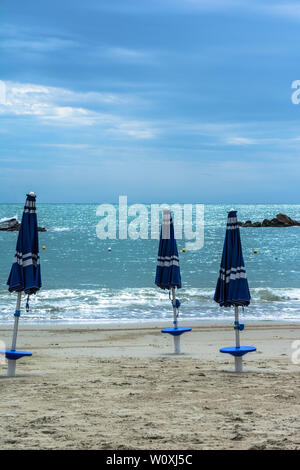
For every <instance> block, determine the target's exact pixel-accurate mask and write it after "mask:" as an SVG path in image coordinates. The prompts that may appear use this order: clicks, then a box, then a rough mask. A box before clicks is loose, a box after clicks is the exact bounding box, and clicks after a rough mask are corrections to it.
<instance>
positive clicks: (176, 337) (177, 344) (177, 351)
mask: <svg viewBox="0 0 300 470" xmlns="http://www.w3.org/2000/svg"><path fill="white" fill-rule="evenodd" d="M172 305H173V325H174V328H175V329H176V328H178V324H177V307H176V297H175V287H172ZM173 338H174V354H180V335H173Z"/></svg>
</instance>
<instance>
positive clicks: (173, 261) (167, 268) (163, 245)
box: [155, 209, 191, 354]
mask: <svg viewBox="0 0 300 470" xmlns="http://www.w3.org/2000/svg"><path fill="white" fill-rule="evenodd" d="M155 284H156V285H157V286H158V287H160V288H161V289H168V290H169V291H170V292H171V293H172V306H173V325H174V327H173V328H164V329H163V330H161V331H162V332H163V333H169V334H171V335H173V338H174V352H175V354H179V353H180V335H181V334H182V333H185V332H186V331H191V328H179V327H178V321H177V317H178V311H179V310H178V309H179V306H180V302H179V300H178V299H176V297H175V288H176V287H177V289H180V288H181V276H180V266H179V257H178V250H177V244H176V240H175V234H174V225H173V220H172V217H171V212H170V210H169V209H164V211H163V219H162V227H161V233H160V240H159V248H158V256H157V266H156V276H155Z"/></svg>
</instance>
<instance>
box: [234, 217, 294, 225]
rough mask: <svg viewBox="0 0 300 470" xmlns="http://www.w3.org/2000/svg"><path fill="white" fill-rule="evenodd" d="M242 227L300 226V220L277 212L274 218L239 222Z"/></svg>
mask: <svg viewBox="0 0 300 470" xmlns="http://www.w3.org/2000/svg"><path fill="white" fill-rule="evenodd" d="M238 225H239V226H240V227H293V226H300V222H298V221H297V220H293V219H291V217H289V216H288V215H286V214H277V215H276V217H274V218H273V219H271V220H269V219H264V220H263V221H262V222H251V220H247V221H246V222H238Z"/></svg>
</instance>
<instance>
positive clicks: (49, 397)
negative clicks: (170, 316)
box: [0, 322, 300, 450]
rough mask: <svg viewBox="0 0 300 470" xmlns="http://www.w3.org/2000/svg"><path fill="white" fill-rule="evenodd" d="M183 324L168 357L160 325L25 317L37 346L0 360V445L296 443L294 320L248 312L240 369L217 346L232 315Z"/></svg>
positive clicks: (24, 333)
mask: <svg viewBox="0 0 300 470" xmlns="http://www.w3.org/2000/svg"><path fill="white" fill-rule="evenodd" d="M189 325H190V326H193V331H192V332H191V333H187V334H186V335H185V336H183V337H182V354H181V355H180V356H175V355H173V353H172V352H173V344H172V338H170V337H169V336H168V335H163V334H162V333H161V332H160V328H161V327H162V326H169V325H167V324H161V325H160V324H159V325H157V324H156V325H154V324H151V323H149V324H142V325H141V324H140V325H135V324H129V325H121V324H120V325H103V326H102V325H81V326H78V325H67V326H66V325H61V326H59V325H56V326H54V325H52V326H47V325H44V326H29V325H26V326H24V325H22V324H21V327H20V332H19V339H18V347H19V349H25V350H29V351H32V353H33V355H32V357H31V358H23V359H21V360H19V361H18V363H17V377H16V378H7V377H6V365H5V364H2V365H1V369H0V393H1V399H0V416H1V420H0V423H1V424H0V426H1V437H0V448H1V449H12V448H14V449H123V450H124V449H182V450H183V449H300V420H299V418H300V395H299V387H300V374H299V372H300V364H294V363H293V362H292V360H291V355H292V352H293V351H294V350H293V349H292V346H291V345H292V342H293V341H295V340H299V339H300V325H299V324H287V323H274V322H272V323H259V324H255V323H251V322H248V323H247V325H246V330H245V332H243V335H242V344H244V345H253V346H256V347H257V352H255V353H251V354H248V355H247V356H246V357H245V360H244V372H243V373H242V374H236V373H234V372H233V359H232V358H231V356H229V357H227V355H223V354H221V353H219V352H218V351H219V347H221V346H230V345H232V344H233V340H234V333H233V329H232V325H230V324H228V323H195V324H194V325H191V324H189ZM11 332H12V328H11V327H7V326H5V327H3V326H1V327H0V338H1V340H3V341H5V342H6V343H7V344H9V343H10V340H11Z"/></svg>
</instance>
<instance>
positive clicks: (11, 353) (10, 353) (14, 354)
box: [0, 349, 32, 361]
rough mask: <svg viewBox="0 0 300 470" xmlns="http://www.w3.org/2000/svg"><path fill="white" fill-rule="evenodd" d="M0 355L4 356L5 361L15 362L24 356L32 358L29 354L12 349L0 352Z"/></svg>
mask: <svg viewBox="0 0 300 470" xmlns="http://www.w3.org/2000/svg"><path fill="white" fill-rule="evenodd" d="M0 354H5V357H6V359H11V360H13V361H16V360H17V359H20V358H21V357H24V356H32V353H31V352H28V351H17V350H13V349H6V350H5V351H0Z"/></svg>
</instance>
